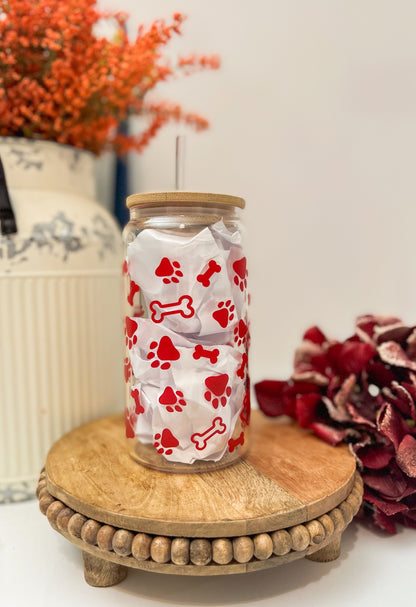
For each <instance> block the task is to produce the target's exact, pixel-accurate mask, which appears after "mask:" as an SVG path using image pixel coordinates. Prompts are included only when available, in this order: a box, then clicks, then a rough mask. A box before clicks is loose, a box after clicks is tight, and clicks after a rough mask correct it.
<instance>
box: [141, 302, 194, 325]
mask: <svg viewBox="0 0 416 607" xmlns="http://www.w3.org/2000/svg"><path fill="white" fill-rule="evenodd" d="M192 303H193V302H192V297H190V296H189V295H182V297H180V298H179V299H178V301H174V302H172V303H167V304H162V303H160V301H152V302H151V303H150V305H149V308H150V310H151V312H152V316H151V319H152V320H153V322H162V320H163V319H164V318H165V316H169V314H180V315H181V316H182V317H183V318H191V316H193V315H194V314H195V310H194V309H193V307H192Z"/></svg>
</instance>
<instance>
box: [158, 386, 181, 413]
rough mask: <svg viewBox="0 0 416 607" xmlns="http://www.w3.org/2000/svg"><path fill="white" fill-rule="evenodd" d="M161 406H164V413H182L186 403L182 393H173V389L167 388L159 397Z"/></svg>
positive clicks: (177, 391) (178, 391)
mask: <svg viewBox="0 0 416 607" xmlns="http://www.w3.org/2000/svg"><path fill="white" fill-rule="evenodd" d="M159 402H160V404H161V405H165V406H166V411H169V412H170V413H173V412H174V411H182V410H183V408H184V407H186V401H185V400H184V398H183V392H181V391H180V390H176V391H174V390H173V388H171V387H170V386H167V387H166V388H165V389H164V391H163V394H161V395H160V396H159Z"/></svg>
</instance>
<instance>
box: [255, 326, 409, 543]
mask: <svg viewBox="0 0 416 607" xmlns="http://www.w3.org/2000/svg"><path fill="white" fill-rule="evenodd" d="M255 390H256V395H257V399H258V402H259V406H260V409H261V410H262V411H263V413H265V414H266V415H270V416H277V415H283V414H285V415H289V416H291V417H293V418H296V419H297V421H298V423H299V424H300V426H302V427H304V428H310V429H311V430H312V431H313V432H314V433H315V434H316V435H317V436H319V437H320V438H322V439H323V440H325V441H327V442H328V443H331V444H332V445H337V444H338V443H341V442H345V443H348V445H349V447H350V449H351V451H352V453H353V454H354V456H355V458H356V460H357V464H358V467H359V469H360V471H361V474H362V477H363V480H364V502H363V504H364V505H363V508H362V512H361V513H362V516H364V517H367V518H368V517H370V518H371V519H372V521H373V522H374V523H375V524H376V525H377V526H378V527H381V528H382V529H384V530H385V531H388V532H389V533H396V524H402V525H405V526H407V527H414V528H416V427H415V426H416V327H409V326H407V325H405V324H404V323H403V322H402V321H401V320H400V319H399V318H392V317H380V316H361V317H359V318H358V319H357V321H356V325H355V333H354V335H353V336H352V337H350V338H349V339H347V340H346V341H344V342H339V341H334V340H329V339H328V338H327V337H326V336H325V335H324V334H323V333H322V332H321V331H320V329H318V328H317V327H312V328H310V329H308V331H306V333H305V335H304V336H303V341H302V344H301V345H300V347H299V348H298V349H297V351H296V353H295V361H294V373H293V375H292V377H291V378H290V379H289V380H288V381H272V380H265V381H262V382H260V383H258V384H256V386H255Z"/></svg>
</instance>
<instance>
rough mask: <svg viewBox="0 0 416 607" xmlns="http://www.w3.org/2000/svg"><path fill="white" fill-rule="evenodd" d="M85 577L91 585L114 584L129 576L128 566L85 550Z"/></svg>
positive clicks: (83, 555)
mask: <svg viewBox="0 0 416 607" xmlns="http://www.w3.org/2000/svg"><path fill="white" fill-rule="evenodd" d="M82 557H83V559H84V577H85V581H86V582H87V584H89V585H90V586H114V585H115V584H119V583H120V582H122V581H123V580H124V579H125V578H126V576H127V567H123V565H119V564H118V563H111V562H110V561H105V560H104V559H100V558H98V557H96V556H93V555H92V554H90V553H89V552H83V553H82Z"/></svg>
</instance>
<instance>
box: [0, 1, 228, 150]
mask: <svg viewBox="0 0 416 607" xmlns="http://www.w3.org/2000/svg"><path fill="white" fill-rule="evenodd" d="M0 17H1V18H0V135H3V136H8V135H12V136H18V137H19V136H20V137H31V138H39V139H49V140H53V141H58V142H60V143H66V144H69V145H74V146H76V147H80V148H83V149H87V150H90V151H92V152H94V153H95V154H98V153H100V152H101V151H102V150H104V149H115V150H116V151H118V152H126V151H128V150H131V149H135V150H137V151H142V149H143V148H144V147H145V145H147V143H148V142H149V141H150V139H151V138H152V137H154V136H155V134H156V133H157V131H158V130H159V129H160V128H161V127H162V126H163V125H164V124H166V123H167V122H168V121H170V120H180V121H184V122H186V123H188V124H190V125H191V126H192V127H194V128H196V129H197V130H200V129H205V128H207V127H208V122H207V121H206V120H205V119H204V118H202V117H200V116H198V115H197V114H192V113H186V112H183V111H182V109H181V108H180V107H179V106H178V105H175V104H168V103H166V102H161V103H156V102H154V103H152V104H147V105H145V103H144V102H145V97H146V95H147V93H148V92H149V91H150V90H152V89H154V87H155V86H156V84H158V83H159V82H163V81H166V80H168V79H169V78H171V77H172V76H173V75H174V74H175V73H181V72H182V73H185V74H186V73H190V71H195V70H198V69H206V68H209V69H216V68H217V67H218V66H219V60H218V57H216V56H214V57H204V56H200V57H198V56H194V57H193V58H192V57H189V58H188V59H187V60H185V62H184V60H182V59H180V60H179V62H178V65H176V66H175V67H172V66H171V65H170V64H169V63H168V62H167V61H166V60H164V59H163V56H162V52H161V51H162V48H163V46H165V45H166V44H168V42H169V41H170V40H171V38H172V37H173V36H174V35H179V34H180V33H181V26H182V23H183V21H184V19H185V17H184V16H183V15H181V14H179V13H176V14H175V15H174V16H173V19H172V21H171V23H169V24H166V23H165V22H164V21H161V20H159V21H155V22H154V23H153V24H152V25H151V26H150V27H149V28H145V27H144V26H140V27H139V29H138V33H137V37H136V39H135V40H134V41H132V42H130V41H129V39H128V37H127V34H126V32H125V23H126V20H127V17H128V15H126V14H125V13H111V12H102V11H98V10H97V9H96V0H37V1H36V2H31V1H30V0H12V1H10V0H0ZM103 19H107V20H108V19H111V20H113V22H114V23H115V25H116V28H117V35H116V37H115V39H114V40H112V41H109V40H107V39H106V38H104V37H98V36H97V35H96V33H95V30H96V27H97V24H99V23H100V22H101V21H102V20H103ZM186 70H187V71H186ZM142 114H143V115H145V116H147V117H148V120H149V126H148V127H147V128H146V130H145V131H144V132H143V133H141V134H139V135H133V136H123V137H122V136H119V135H117V127H118V125H119V124H120V123H121V122H123V121H124V120H125V119H126V118H128V117H129V116H137V115H142Z"/></svg>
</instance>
